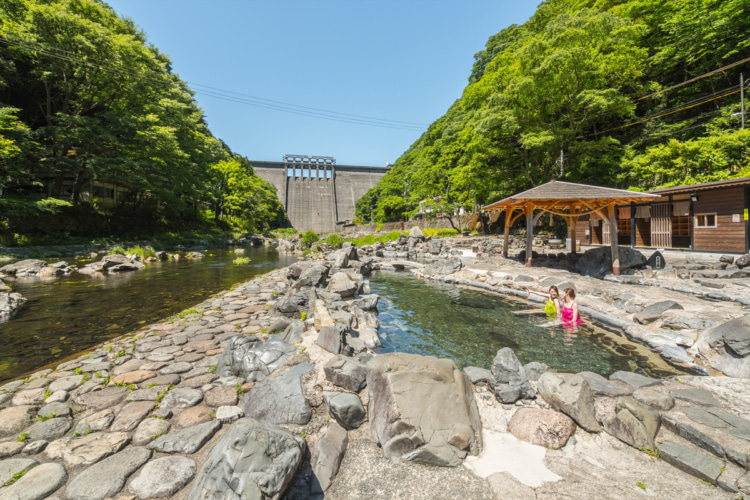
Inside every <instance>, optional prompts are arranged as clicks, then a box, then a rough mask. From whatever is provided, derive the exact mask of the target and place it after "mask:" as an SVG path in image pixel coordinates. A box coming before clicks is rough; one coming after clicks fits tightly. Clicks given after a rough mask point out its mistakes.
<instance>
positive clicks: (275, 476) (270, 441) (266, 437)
mask: <svg viewBox="0 0 750 500" xmlns="http://www.w3.org/2000/svg"><path fill="white" fill-rule="evenodd" d="M304 454H305V441H304V439H302V438H300V437H298V436H295V435H294V434H292V433H291V432H288V431H286V430H284V429H282V428H280V427H278V426H276V425H274V424H270V423H266V422H258V421H256V420H253V419H251V418H243V419H240V420H238V421H237V422H235V423H234V424H232V426H231V427H230V428H229V430H228V431H227V433H226V434H224V436H222V437H221V439H219V441H218V442H217V443H216V445H215V446H214V447H213V449H212V450H211V452H210V453H209V454H208V456H207V457H206V461H205V462H204V464H203V467H201V470H200V472H199V473H198V476H197V477H196V479H195V483H194V485H193V488H192V490H191V491H190V494H189V495H188V497H187V498H188V500H202V499H209V498H215V499H219V498H221V499H224V498H226V499H230V498H233V499H239V498H242V499H248V500H249V499H258V500H263V499H278V498H280V497H281V495H282V494H283V493H284V490H285V489H286V487H287V485H288V484H289V482H290V481H291V480H292V477H293V476H294V474H295V472H296V471H297V468H298V467H299V465H300V463H301V462H302V458H303V457H304Z"/></svg>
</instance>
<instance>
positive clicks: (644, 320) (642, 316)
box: [633, 300, 684, 325]
mask: <svg viewBox="0 0 750 500" xmlns="http://www.w3.org/2000/svg"><path fill="white" fill-rule="evenodd" d="M670 309H684V307H682V306H681V305H680V304H679V303H678V302H675V301H674V300H663V301H661V302H656V303H654V304H651V305H648V306H646V307H644V308H643V309H642V310H641V311H640V312H637V313H635V315H634V316H633V321H635V322H636V323H640V324H641V325H646V324H648V323H652V322H654V321H656V320H657V319H659V318H661V316H662V314H664V312H665V311H668V310H670Z"/></svg>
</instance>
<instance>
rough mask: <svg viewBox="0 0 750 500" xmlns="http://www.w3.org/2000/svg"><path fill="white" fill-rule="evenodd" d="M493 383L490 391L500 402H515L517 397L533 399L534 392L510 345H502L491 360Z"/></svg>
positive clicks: (534, 396)
mask: <svg viewBox="0 0 750 500" xmlns="http://www.w3.org/2000/svg"><path fill="white" fill-rule="evenodd" d="M491 371H492V376H493V377H494V378H495V385H494V387H492V392H494V393H495V396H496V397H497V399H498V400H499V401H500V402H502V403H515V402H516V401H518V400H519V399H534V398H536V394H535V393H534V389H533V388H532V387H531V384H530V383H529V379H528V377H527V376H526V371H525V370H524V368H523V366H521V363H520V362H519V361H518V358H517V357H516V354H515V353H514V352H513V349H511V348H510V347H503V348H502V349H500V350H499V351H497V354H496V355H495V359H493V360H492V370H491Z"/></svg>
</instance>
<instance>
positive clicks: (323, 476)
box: [310, 423, 349, 493]
mask: <svg viewBox="0 0 750 500" xmlns="http://www.w3.org/2000/svg"><path fill="white" fill-rule="evenodd" d="M348 443H349V439H348V436H347V432H346V430H345V429H344V428H343V427H341V426H340V425H338V424H336V423H332V424H331V425H330V426H329V427H328V429H326V431H325V432H324V433H323V435H322V436H321V437H320V439H318V441H316V442H315V450H314V451H313V454H312V459H311V461H310V465H311V466H312V470H313V474H314V478H313V481H314V484H313V485H312V486H311V488H310V489H311V492H312V493H323V492H325V491H326V490H327V489H328V488H329V487H330V486H331V483H332V482H333V479H334V478H335V477H336V473H337V472H338V470H339V466H340V465H341V460H342V459H343V458H344V454H345V453H346V448H347V445H348Z"/></svg>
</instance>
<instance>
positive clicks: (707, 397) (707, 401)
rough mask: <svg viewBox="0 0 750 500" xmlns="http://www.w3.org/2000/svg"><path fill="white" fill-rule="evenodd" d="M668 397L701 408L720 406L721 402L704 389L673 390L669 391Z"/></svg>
mask: <svg viewBox="0 0 750 500" xmlns="http://www.w3.org/2000/svg"><path fill="white" fill-rule="evenodd" d="M669 395H670V396H672V397H673V398H675V399H681V400H683V401H689V402H690V403H695V404H699V405H703V406H721V402H719V400H717V399H716V398H715V397H714V395H713V394H711V393H710V392H709V391H707V390H705V389H674V390H671V391H669Z"/></svg>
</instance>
